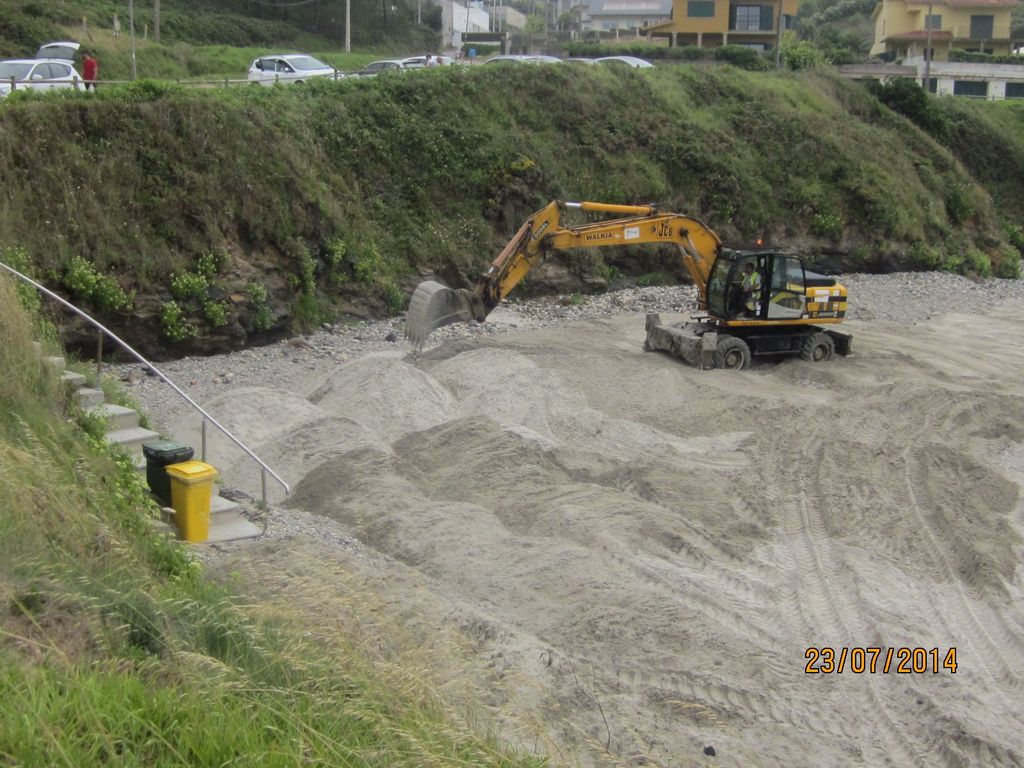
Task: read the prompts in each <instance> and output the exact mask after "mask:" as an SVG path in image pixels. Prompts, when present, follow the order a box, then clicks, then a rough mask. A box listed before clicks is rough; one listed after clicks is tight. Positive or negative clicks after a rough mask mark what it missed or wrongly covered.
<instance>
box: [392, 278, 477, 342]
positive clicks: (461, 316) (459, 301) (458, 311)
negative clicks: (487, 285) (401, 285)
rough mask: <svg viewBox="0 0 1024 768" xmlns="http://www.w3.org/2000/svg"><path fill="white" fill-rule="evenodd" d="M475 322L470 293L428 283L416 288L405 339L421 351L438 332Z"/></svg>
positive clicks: (432, 282) (410, 305) (431, 282)
mask: <svg viewBox="0 0 1024 768" xmlns="http://www.w3.org/2000/svg"><path fill="white" fill-rule="evenodd" d="M472 319H473V313H472V311H471V310H470V306H469V297H468V292H467V291H461V290H453V289H451V288H449V287H448V286H446V285H442V284H441V283H438V282H435V281H434V280H426V281H424V282H422V283H420V284H419V285H418V286H416V290H415V291H414V292H413V294H412V298H411V299H409V311H408V313H407V314H406V319H405V336H406V338H407V339H409V341H411V342H412V343H413V346H415V347H416V348H419V347H422V346H423V344H424V343H425V342H426V340H427V337H428V336H430V332H431V331H433V330H434V329H435V328H440V327H441V326H443V325H449V324H450V323H458V322H468V321H469V320H472Z"/></svg>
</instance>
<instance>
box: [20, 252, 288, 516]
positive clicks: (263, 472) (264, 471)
mask: <svg viewBox="0 0 1024 768" xmlns="http://www.w3.org/2000/svg"><path fill="white" fill-rule="evenodd" d="M0 267H3V268H4V269H6V270H7V271H8V272H10V273H11V274H12V275H14V276H15V277H17V278H18V279H20V280H23V281H24V282H26V283H28V284H29V285H31V286H33V287H34V288H35V289H36V290H37V291H41V292H42V293H43V294H44V295H46V296H49V297H50V298H51V299H54V300H55V301H57V302H59V303H60V304H62V305H63V306H65V307H67V308H68V309H70V310H71V311H72V312H74V313H75V314H76V315H78V316H79V317H81V318H82V319H84V320H86V321H87V322H89V323H92V324H93V325H94V326H96V328H98V329H99V331H100V334H101V335H100V350H102V344H103V335H102V334H106V335H107V336H109V337H110V338H112V339H113V340H114V341H115V342H117V343H118V344H119V345H120V346H121V348H122V349H124V350H125V351H126V352H128V353H129V354H130V355H132V356H133V357H134V358H135V359H136V360H138V361H139V362H140V363H142V364H143V365H144V366H146V367H147V368H148V369H149V370H151V371H152V372H153V373H154V374H155V375H156V376H158V377H159V378H160V379H161V380H162V381H164V382H165V383H166V384H168V385H170V387H171V389H173V390H174V391H175V392H177V393H178V394H179V395H181V396H182V397H183V398H184V399H185V402H187V403H188V404H189V405H191V406H192V407H193V408H194V409H195V410H197V411H199V413H201V414H202V415H203V427H202V435H203V445H202V458H203V460H204V461H205V460H206V422H207V421H209V422H210V423H211V424H213V426H215V427H216V428H217V429H219V430H220V431H221V432H222V433H223V434H224V435H225V436H226V437H227V438H228V439H229V440H231V442H233V443H234V444H235V445H237V446H238V447H239V448H241V449H242V450H243V451H244V452H245V453H246V455H248V456H249V458H250V459H252V460H253V461H255V462H256V463H257V464H259V466H260V481H261V482H260V485H261V486H262V487H261V491H262V499H263V506H264V508H267V475H268V474H269V475H270V476H271V477H272V478H274V479H275V480H276V481H277V482H278V484H279V485H280V486H281V487H282V488H284V493H285V496H289V495H291V492H292V489H291V486H289V485H288V483H286V482H285V481H284V480H283V479H282V477H281V476H280V475H279V474H277V472H275V471H274V470H272V469H271V468H270V467H268V466H267V464H266V463H265V462H264V461H263V459H261V458H260V457H259V456H257V455H256V454H255V453H253V452H252V451H251V450H250V449H249V447H248V446H247V445H246V444H245V443H243V442H242V441H241V440H239V439H238V438H237V437H235V436H234V435H233V434H231V432H229V431H228V429H227V428H226V427H224V426H223V425H222V424H221V423H220V422H218V421H217V420H216V419H215V418H213V416H211V415H210V414H209V413H207V412H206V410H205V409H204V408H203V407H202V406H201V405H199V403H197V402H196V401H195V400H193V399H192V398H191V397H189V396H188V395H187V394H185V393H184V392H183V391H182V390H181V388H180V387H179V386H178V385H177V384H175V383H174V382H173V381H171V380H170V379H169V378H167V377H166V376H165V375H164V374H163V371H161V370H160V369H159V368H157V367H156V366H155V365H153V364H152V363H151V362H149V360H147V359H146V358H144V357H143V356H142V355H141V354H139V353H138V352H136V351H135V349H134V348H133V347H132V346H131V345H130V344H129V343H128V342H126V341H124V340H123V339H121V338H120V337H119V336H118V335H117V334H116V333H114V332H113V331H111V330H110V329H109V328H107V327H106V326H105V325H103V324H102V323H100V322H99V321H98V320H96V319H94V318H93V317H91V316H90V315H88V314H86V313H85V312H84V311H82V310H81V309H79V308H78V307H76V306H75V305H74V304H72V303H71V302H69V301H66V300H65V299H63V298H62V297H60V296H58V295H57V294H56V293H54V292H53V291H51V290H50V289H49V288H47V287H46V286H43V285H40V284H39V283H37V282H36V281H35V280H33V279H32V278H31V277H28V276H27V275H23V274H22V273H21V272H19V271H18V270H16V269H15V268H14V267H10V266H8V265H7V264H4V263H3V262H2V261H0ZM98 354H102V352H100V353H98ZM99 365H100V362H99V359H97V372H98V368H99Z"/></svg>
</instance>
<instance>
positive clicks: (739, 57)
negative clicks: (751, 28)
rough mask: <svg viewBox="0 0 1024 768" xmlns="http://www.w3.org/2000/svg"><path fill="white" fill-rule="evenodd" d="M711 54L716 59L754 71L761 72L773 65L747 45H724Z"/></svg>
mask: <svg viewBox="0 0 1024 768" xmlns="http://www.w3.org/2000/svg"><path fill="white" fill-rule="evenodd" d="M711 56H712V58H713V59H714V60H715V61H724V62H726V63H727V64H732V65H733V66H734V67H739V68H740V69H749V70H750V71H752V72H761V71H764V70H766V69H768V68H769V67H770V66H771V65H770V64H768V62H767V61H765V60H764V59H763V58H762V57H761V54H760V53H758V52H757V51H755V50H754V49H753V48H748V47H747V46H745V45H722V46H719V47H718V48H714V49H713V50H712V54H711Z"/></svg>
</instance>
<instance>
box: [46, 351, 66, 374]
mask: <svg viewBox="0 0 1024 768" xmlns="http://www.w3.org/2000/svg"><path fill="white" fill-rule="evenodd" d="M43 361H44V362H45V363H46V364H47V365H48V366H50V367H51V368H52V369H53V370H55V371H63V370H64V366H65V364H66V363H65V360H64V358H63V357H60V356H59V355H48V356H46V357H44V358H43Z"/></svg>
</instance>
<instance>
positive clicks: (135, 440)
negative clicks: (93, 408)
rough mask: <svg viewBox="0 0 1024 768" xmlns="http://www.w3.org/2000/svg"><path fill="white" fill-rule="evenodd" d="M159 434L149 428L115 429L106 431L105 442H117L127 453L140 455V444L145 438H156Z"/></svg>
mask: <svg viewBox="0 0 1024 768" xmlns="http://www.w3.org/2000/svg"><path fill="white" fill-rule="evenodd" d="M158 437H160V435H159V434H158V433H156V432H154V431H153V430H151V429H143V428H142V427H132V428H131V429H116V430H114V431H113V432H107V442H108V443H117V444H118V445H120V446H121V447H122V448H124V449H125V450H126V451H128V453H134V454H138V455H140V456H141V455H142V444H143V443H144V442H146V441H147V440H156V439H157V438H158Z"/></svg>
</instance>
